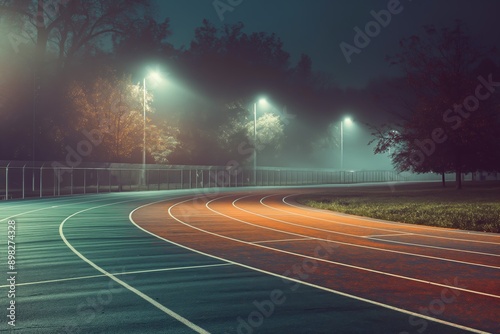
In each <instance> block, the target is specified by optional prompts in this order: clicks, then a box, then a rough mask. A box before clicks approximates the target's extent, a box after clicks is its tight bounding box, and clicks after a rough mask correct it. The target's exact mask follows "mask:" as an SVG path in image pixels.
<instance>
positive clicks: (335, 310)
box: [0, 188, 499, 334]
mask: <svg viewBox="0 0 500 334" xmlns="http://www.w3.org/2000/svg"><path fill="white" fill-rule="evenodd" d="M320 190H322V191H324V190H325V188H320V189H317V188H314V189H309V188H301V189H295V190H291V189H286V188H281V189H280V188H269V189H268V190H265V191H262V190H258V189H249V190H238V191H237V192H234V190H230V189H226V190H222V189H216V190H213V191H212V192H197V191H164V192H163V191H162V192H151V193H123V194H102V195H91V196H78V197H72V198H69V197H68V198H58V199H41V200H29V201H23V202H21V201H12V202H7V203H0V222H2V223H4V222H6V220H7V219H8V218H14V219H15V220H16V222H17V227H18V236H17V239H16V240H17V242H18V245H19V249H18V256H19V258H18V259H19V261H18V267H19V275H18V281H17V291H16V292H17V299H16V302H17V304H18V309H17V315H18V319H17V321H18V322H17V326H16V330H18V331H19V332H22V333H117V332H122V333H193V332H199V333H277V332H300V333H304V332H311V333H332V332H339V333H363V332H365V333H368V332H370V333H401V334H402V333H417V332H423V331H426V332H429V333H434V332H436V333H464V332H470V331H471V330H472V331H473V332H482V331H492V332H493V331H495V329H496V327H495V326H496V324H491V323H490V322H489V320H488V319H489V318H488V317H489V316H488V315H487V314H481V315H480V318H479V320H478V322H481V321H482V325H481V326H479V327H477V326H475V323H470V322H468V319H469V316H466V317H465V318H464V319H465V320H463V319H455V318H454V317H453V315H454V314H455V315H456V314H458V315H460V317H462V314H460V312H459V311H460V307H459V306H457V305H461V304H462V303H472V304H471V307H470V313H471V316H472V315H473V314H476V315H477V314H479V313H480V310H481V309H482V308H483V307H484V300H482V299H481V298H486V299H487V298H495V297H491V296H487V295H484V294H491V295H495V296H496V295H498V293H497V290H495V287H494V286H492V285H491V280H492V279H490V276H488V275H491V273H494V272H495V270H497V267H498V265H499V264H498V262H495V261H494V260H491V259H490V258H493V259H498V252H496V253H495V246H497V245H496V244H495V243H494V241H488V242H490V243H491V244H488V243H477V244H479V245H480V246H477V245H476V246H473V247H472V248H470V249H469V247H468V246H466V247H462V246H461V245H459V246H460V247H458V248H457V249H454V250H453V251H451V250H450V251H448V252H449V253H450V254H451V253H453V254H455V253H457V252H460V253H458V254H460V256H461V257H462V255H463V256H464V257H462V259H465V260H466V261H465V260H464V261H463V263H459V262H458V260H457V262H452V261H446V260H443V259H439V260H438V259H431V258H430V257H423V256H421V257H418V256H415V255H408V254H400V253H390V254H391V256H392V258H391V261H392V262H393V263H396V262H398V261H401V259H403V260H404V261H401V262H408V261H409V262H408V263H410V264H411V265H408V264H407V266H408V267H411V266H412V265H420V267H421V268H422V267H423V266H422V265H421V264H420V263H419V262H420V261H431V262H433V261H439V262H440V263H443V265H445V266H449V267H447V268H449V270H450V275H449V279H450V280H449V284H446V283H445V284H442V285H439V286H435V288H434V290H432V289H429V288H428V285H429V283H428V282H426V283H425V284H424V283H421V282H416V281H412V283H411V284H414V285H411V284H407V283H404V284H401V286H399V287H398V286H389V287H388V288H387V289H385V288H384V289H380V287H381V286H382V285H379V290H378V291H376V289H375V288H373V287H370V284H371V285H372V286H373V285H374V284H375V282H377V281H380V280H381V279H380V278H376V279H374V280H371V281H370V277H371V278H372V279H373V277H378V276H380V275H382V276H384V279H386V278H385V277H386V275H383V274H381V273H371V274H370V275H367V274H366V271H364V270H361V271H362V273H360V269H358V268H353V267H355V266H356V267H361V265H366V263H369V264H371V262H372V261H371V260H370V261H369V256H372V255H371V252H372V251H376V249H371V248H362V247H360V246H361V245H365V244H363V243H365V242H368V243H372V244H370V247H372V246H373V245H375V246H376V247H381V244H382V246H383V248H391V249H392V248H393V249H395V250H397V251H398V252H399V251H400V250H401V249H402V248H401V247H403V248H405V249H406V248H408V250H409V251H410V252H415V253H418V255H420V254H424V255H425V254H432V256H434V255H439V254H440V252H441V251H437V250H438V248H429V247H427V246H426V247H421V246H420V247H417V248H415V247H413V246H411V245H407V244H405V245H403V244H396V243H392V242H385V241H384V242H383V243H382V242H381V241H379V240H372V238H370V237H367V236H373V235H377V236H380V235H393V234H397V235H400V236H403V235H404V234H405V233H409V232H399V230H398V228H399V225H401V224H392V223H384V224H383V225H380V226H368V225H370V224H371V223H367V228H369V230H368V229H363V230H364V231H365V233H364V234H363V233H361V230H356V233H352V234H354V235H352V236H349V235H346V234H347V233H344V232H346V231H347V230H342V229H344V228H346V227H348V225H342V224H351V223H352V221H350V220H349V219H351V217H348V218H349V219H348V220H342V219H343V218H344V217H335V219H334V220H335V221H338V222H339V224H338V225H339V226H341V227H340V228H341V230H338V231H337V232H334V231H331V232H328V231H326V232H325V231H322V229H329V228H332V229H336V228H337V227H334V224H333V223H332V222H328V221H326V220H328V219H330V220H331V219H332V216H331V213H324V212H321V213H318V214H312V215H311V217H314V218H317V220H314V219H311V220H309V219H308V218H306V217H307V216H308V215H310V212H309V211H308V210H307V209H304V208H301V207H300V206H297V204H296V203H294V202H293V198H292V197H288V196H291V195H294V194H296V193H297V192H300V193H307V192H311V193H316V192H318V191H320ZM193 197H195V199H194V200H193V199H191V198H193ZM209 201H212V202H211V203H209V204H208V205H207V203H208V202H209ZM285 202H288V204H285ZM137 208H139V209H137ZM280 210H281V211H280ZM247 211H249V212H247ZM287 211H288V212H287ZM313 211H314V210H311V212H313ZM131 212H133V214H131ZM259 215H260V216H259ZM300 215H304V216H302V217H301V216H300ZM324 215H325V216H324ZM340 216H341V215H340ZM273 219H276V220H282V222H280V221H276V220H273ZM322 219H324V220H325V221H323V220H322ZM131 221H132V224H131ZM285 221H286V222H289V223H290V222H291V223H293V224H296V225H298V224H303V225H304V222H305V223H306V224H305V225H306V226H302V227H301V226H293V225H289V224H285V223H284V222H285ZM134 223H137V225H138V226H136V225H134ZM356 223H357V222H356ZM250 224H251V225H250ZM321 224H326V225H327V226H326V227H325V228H324V226H322V225H321ZM360 224H361V223H360ZM391 224H392V225H391ZM395 226H398V227H397V228H394V227H395ZM403 226H404V225H403ZM138 227H139V228H138ZM263 227H265V228H263ZM275 227H276V228H275ZM355 227H356V226H351V227H348V229H351V228H355ZM269 228H275V230H270V229H269ZM384 229H388V230H391V231H385V230H384ZM5 230H6V229H5ZM202 230H203V231H202ZM424 230H425V228H423V229H422V231H424ZM366 231H370V233H371V232H374V233H376V234H374V233H373V234H366ZM338 232H340V233H338ZM415 232H416V231H415V230H413V232H412V233H415ZM342 233H343V234H342ZM418 233H419V234H424V232H421V231H419V232H418ZM425 233H427V232H425ZM434 233H435V234H434ZM5 234H6V231H3V230H2V231H1V232H0V236H1V237H2V238H3V239H4V240H6V235H5ZM456 234H460V233H459V232H455V231H453V232H452V234H451V235H453V236H452V237H450V238H453V239H455V238H456V236H455V235H456ZM433 235H435V236H439V237H444V238H448V235H442V234H441V231H436V232H433ZM477 235H479V236H481V234H477ZM486 236H487V238H488V239H485V240H497V239H495V238H493V239H490V235H486ZM227 238H231V240H230V239H227ZM346 238H349V239H348V240H347V239H346ZM377 238H378V239H383V238H386V237H385V236H383V237H377ZM389 238H391V237H389ZM459 238H461V236H460V237H459ZM473 238H474V239H477V240H478V241H481V240H482V239H481V238H477V236H476V235H474V237H473ZM351 239H352V240H351ZM434 239H435V240H438V242H442V241H443V240H447V241H446V242H447V243H449V242H456V241H452V240H448V239H443V238H434ZM334 240H335V241H334ZM419 242H421V241H419ZM434 242H435V241H434ZM461 242H462V241H459V243H461ZM422 243H428V241H427V240H425V242H422ZM347 244H349V245H347ZM351 244H352V245H351ZM431 244H432V242H431ZM375 246H374V248H375ZM447 246H450V247H451V246H453V245H451V244H447ZM460 248H465V249H460ZM436 251H437V252H436ZM463 251H469V253H463ZM356 252H358V253H356ZM379 252H380V251H379ZM488 252H492V254H491V255H484V254H488ZM292 253H293V254H292ZM353 253H354V254H357V256H353ZM385 253H388V252H384V255H381V257H386V254H385ZM482 253H484V254H482ZM464 254H465V255H464ZM1 255H2V257H3V256H4V254H3V253H2V254H1ZM401 256H402V257H401ZM429 256H430V255H429ZM453 256H454V255H447V256H446V257H447V258H449V259H448V260H452V259H453ZM363 257H365V258H364V259H363ZM410 258H411V259H413V260H410ZM415 259H418V260H415ZM485 259H487V260H485ZM340 261H346V262H347V261H353V263H356V261H358V262H357V263H356V265H354V264H349V265H348V266H345V264H341V263H340ZM360 261H361V262H360ZM363 261H365V263H363ZM378 261H379V263H382V262H383V261H380V260H379V259H378ZM391 261H389V262H391ZM412 261H413V262H412ZM346 264H347V263H346ZM455 265H457V266H458V267H457V266H455ZM349 266H351V267H349ZM462 268H474V269H471V270H472V271H471V272H470V277H469V278H468V279H469V281H467V282H471V283H473V284H476V283H477V280H475V279H476V278H477V277H476V276H475V273H476V272H480V273H481V274H485V275H486V276H484V282H483V283H484V285H483V286H481V289H477V288H476V287H475V286H474V285H472V286H469V285H468V286H467V287H465V288H463V289H461V288H460V286H462V284H463V281H462V278H464V279H465V278H466V276H463V273H462V272H461V271H462V270H463V269H462ZM368 269H370V268H368ZM378 269H383V270H380V271H383V272H386V271H387V272H388V271H390V270H392V269H394V268H393V266H391V265H390V263H389V264H387V267H385V268H378ZM378 269H375V270H378ZM408 269H409V271H410V272H411V268H408ZM457 269H459V270H457ZM372 270H373V268H372ZM398 270H402V269H401V268H398ZM440 270H441V269H440ZM443 272H444V270H441V274H440V275H441V276H442V277H444V276H443V275H444V274H443ZM454 274H455V277H458V281H454V278H455V277H453V275H454ZM373 275H375V276H373ZM377 275H378V276H377ZM464 275H465V274H464ZM442 277H441V278H442ZM391 279H396V278H395V277H393V278H391ZM397 279H398V280H400V278H397ZM495 279H496V280H497V281H498V275H497V276H495V275H494V274H493V281H494V280H495ZM367 281H369V282H368V283H367ZM437 283H439V282H437ZM397 284H399V283H397ZM439 284H441V283H439ZM421 285H423V286H424V287H423V288H422V290H421V291H419V290H418V289H421ZM410 286H412V287H413V288H414V289H416V290H415V291H416V292H415V291H411V293H410V292H409V291H408V287H410ZM334 288H335V289H337V290H335V289H334ZM356 289H358V290H356ZM460 289H461V290H460ZM7 290H8V287H7V286H6V285H0V294H2V295H6V293H7ZM365 290H366V291H368V292H369V293H378V298H379V299H377V298H375V297H374V298H372V295H370V294H366V295H361V294H359V291H362V292H363V291H365ZM468 290H470V291H471V292H469V291H468ZM432 291H433V292H432ZM475 292H480V293H483V295H480V294H479V295H478V294H477V293H475ZM363 293H365V292H363ZM471 296H474V297H471ZM477 296H479V297H477ZM367 297H369V298H367ZM395 297H397V298H401V299H412V300H413V301H414V302H415V301H417V302H419V303H420V305H423V306H424V307H426V308H427V315H426V313H425V312H420V310H418V309H416V310H413V311H412V308H411V307H406V308H405V309H400V307H402V306H405V305H406V304H405V305H395V304H391V303H392V299H394V298H395ZM397 298H396V299H397ZM443 298H444V299H443ZM436 301H441V302H442V303H445V305H444V306H445V310H443V312H442V314H439V315H438V316H436V315H435V314H433V313H432V312H430V311H429V310H431V308H432V307H433V306H434V307H436V305H437V306H439V305H438V304H439V303H438V304H436ZM5 302H6V301H5V300H4V301H2V305H1V306H2V308H4V309H5V307H4V306H6V304H4V303H5ZM474 303H475V304H474ZM403 304H404V303H403ZM497 304H498V303H497ZM457 310H458V311H457ZM497 310H498V308H495V305H493V307H491V310H490V311H491V312H497ZM429 312H430V313H429ZM421 313H423V314H421ZM483 313H488V312H483ZM436 317H438V318H440V319H441V320H436V319H434V318H436ZM481 319H482V320H481ZM468 325H471V326H475V327H474V328H469V329H468V328H467V326H468ZM491 328H493V330H491ZM4 329H6V327H5V324H4V323H3V324H2V328H1V330H4ZM481 330H482V331H481Z"/></svg>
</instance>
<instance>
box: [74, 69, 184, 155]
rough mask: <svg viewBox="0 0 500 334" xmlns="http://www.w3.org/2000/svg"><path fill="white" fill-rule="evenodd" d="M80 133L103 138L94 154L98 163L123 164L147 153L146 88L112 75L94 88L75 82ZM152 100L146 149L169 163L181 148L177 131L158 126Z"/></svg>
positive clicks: (76, 122) (148, 107)
mask: <svg viewBox="0 0 500 334" xmlns="http://www.w3.org/2000/svg"><path fill="white" fill-rule="evenodd" d="M69 94H70V98H71V100H72V101H73V105H74V110H75V112H76V113H75V115H74V116H73V117H74V121H73V124H74V128H73V129H71V130H75V131H76V132H77V133H81V132H84V131H85V132H87V133H88V132H92V131H93V132H94V133H96V132H97V133H98V134H100V137H101V142H100V144H99V147H98V149H97V150H96V151H95V153H94V152H93V154H94V155H95V156H94V159H102V160H104V161H110V160H112V161H117V162H123V161H124V160H127V159H129V158H130V157H131V156H132V154H133V153H134V152H142V149H143V130H144V128H143V127H144V123H143V117H144V115H143V108H144V105H143V103H144V101H143V88H142V87H141V86H139V85H133V84H131V81H130V78H117V77H116V76H113V74H111V73H107V74H106V76H105V77H99V78H98V79H96V81H95V82H94V83H93V84H91V85H88V86H86V85H82V84H81V83H79V82H75V83H74V84H73V85H72V87H71V89H70V93H69ZM151 102H152V96H151V95H150V94H147V95H146V115H147V117H146V149H147V152H148V153H149V154H150V155H151V156H153V158H154V159H155V160H156V162H159V163H166V162H168V155H169V154H170V152H172V150H173V149H174V148H175V146H176V145H177V141H176V138H175V137H176V134H175V130H174V129H173V128H167V127H166V126H165V125H158V124H154V122H153V120H152V118H151V116H150V114H151V113H152V112H153V109H152V107H151Z"/></svg>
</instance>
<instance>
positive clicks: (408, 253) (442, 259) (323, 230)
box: [233, 195, 500, 269]
mask: <svg viewBox="0 0 500 334" xmlns="http://www.w3.org/2000/svg"><path fill="white" fill-rule="evenodd" d="M251 196H255V195H249V196H244V197H240V198H238V199H236V200H234V201H233V206H234V207H235V208H237V209H239V210H241V211H244V212H247V213H249V214H252V215H255V216H258V217H262V218H265V219H268V220H274V221H277V222H279V223H283V224H286V225H292V226H298V227H302V228H305V229H310V230H316V231H321V232H326V233H332V234H340V235H346V236H350V237H353V238H359V239H366V237H364V236H359V235H355V234H349V233H343V232H336V231H331V230H327V229H322V228H319V227H312V226H307V225H302V224H296V223H291V222H287V221H284V220H280V219H276V218H271V217H268V216H265V215H261V214H258V213H254V212H251V211H248V210H245V209H243V208H241V207H239V206H237V205H236V202H237V201H239V200H241V199H243V198H247V197H251ZM269 196H274V195H269ZM269 196H265V197H263V198H262V199H261V200H260V202H261V204H263V203H262V200H264V199H265V198H267V197H269ZM263 205H264V206H267V205H265V204H263ZM271 209H272V208H271ZM276 210H277V209H276ZM255 226H260V227H261V228H266V229H270V228H267V227H263V226H261V225H255ZM273 230H275V229H273ZM275 231H280V232H282V233H284V231H282V230H275ZM285 233H290V232H285ZM292 234H293V235H297V234H295V233H292ZM298 235H302V234H298ZM303 236H305V235H303ZM309 237H310V236H309ZM313 239H315V240H322V241H326V242H334V243H337V244H340V245H346V246H352V247H358V248H364V249H372V250H376V251H381V252H388V253H395V254H403V255H409V256H415V257H422V258H427V259H433V260H438V261H445V262H453V263H460V264H466V265H471V266H478V267H485V268H492V269H500V267H499V266H491V265H487V264H480V263H475V262H466V261H460V260H453V259H448V258H441V257H437V256H432V255H423V254H417V253H410V252H403V251H397V250H392V249H385V248H379V247H373V246H365V245H358V244H353V243H348V242H342V241H336V240H329V239H323V238H313ZM372 239H373V240H378V241H385V240H384V239H376V238H372ZM389 241H391V240H389ZM401 243H402V244H405V245H406V244H407V243H404V242H401ZM410 245H412V246H419V245H417V244H410ZM422 247H424V246H422ZM449 250H455V249H452V248H450V249H449ZM455 251H458V252H471V251H462V250H455ZM474 253H477V252H474ZM480 254H481V255H494V256H496V255H495V254H489V253H480Z"/></svg>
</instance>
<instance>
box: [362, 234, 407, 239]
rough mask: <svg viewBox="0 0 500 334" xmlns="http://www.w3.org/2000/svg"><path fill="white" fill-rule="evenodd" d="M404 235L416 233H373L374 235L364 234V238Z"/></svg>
mask: <svg viewBox="0 0 500 334" xmlns="http://www.w3.org/2000/svg"><path fill="white" fill-rule="evenodd" d="M404 235H414V234H413V233H393V234H372V235H364V236H362V238H367V239H370V238H378V237H401V236H404Z"/></svg>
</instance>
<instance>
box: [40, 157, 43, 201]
mask: <svg viewBox="0 0 500 334" xmlns="http://www.w3.org/2000/svg"><path fill="white" fill-rule="evenodd" d="M42 189H43V165H42V167H40V198H42V197H43V194H42V193H43V191H42Z"/></svg>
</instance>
